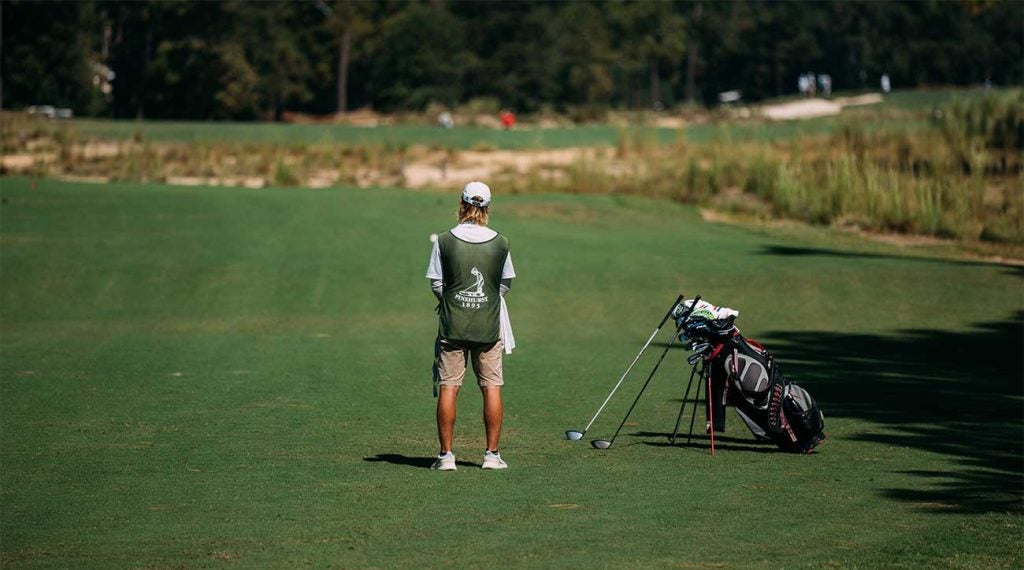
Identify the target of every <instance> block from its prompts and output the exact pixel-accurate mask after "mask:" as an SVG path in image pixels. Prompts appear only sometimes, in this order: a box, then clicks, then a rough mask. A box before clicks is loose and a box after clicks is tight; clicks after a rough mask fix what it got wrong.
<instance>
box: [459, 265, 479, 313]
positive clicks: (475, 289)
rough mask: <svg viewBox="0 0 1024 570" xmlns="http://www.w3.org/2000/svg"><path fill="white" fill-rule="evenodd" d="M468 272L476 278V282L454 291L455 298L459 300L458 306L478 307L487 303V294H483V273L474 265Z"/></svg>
mask: <svg viewBox="0 0 1024 570" xmlns="http://www.w3.org/2000/svg"><path fill="white" fill-rule="evenodd" d="M469 272H470V274H471V275H473V277H475V278H476V282H475V283H474V284H473V285H472V286H470V287H467V288H465V289H463V290H462V291H459V292H458V293H456V294H455V300H456V301H458V302H459V306H460V307H463V308H466V309H479V308H481V307H482V306H483V305H484V304H485V303H487V296H486V295H485V294H484V275H483V273H480V270H479V269H477V268H476V267H474V268H473V269H471V270H470V271H469Z"/></svg>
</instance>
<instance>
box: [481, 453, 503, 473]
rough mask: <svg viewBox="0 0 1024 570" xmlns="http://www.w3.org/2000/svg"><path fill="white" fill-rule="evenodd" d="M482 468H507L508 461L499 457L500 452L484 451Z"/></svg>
mask: <svg viewBox="0 0 1024 570" xmlns="http://www.w3.org/2000/svg"><path fill="white" fill-rule="evenodd" d="M482 467H483V468H484V469H508V463H505V461H504V460H503V459H502V458H501V454H500V453H491V452H490V451H485V452H484V464H483V465H482Z"/></svg>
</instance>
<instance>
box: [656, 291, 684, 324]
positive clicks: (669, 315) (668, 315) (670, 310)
mask: <svg viewBox="0 0 1024 570" xmlns="http://www.w3.org/2000/svg"><path fill="white" fill-rule="evenodd" d="M682 302H683V294H682V293H680V294H679V296H678V297H676V300H675V301H673V302H672V306H671V307H669V308H668V312H667V313H665V318H663V319H661V323H659V324H658V328H659V329H660V328H661V327H662V326H664V325H665V321H667V320H669V319H670V318H672V313H673V312H675V310H676V307H678V306H679V303H682Z"/></svg>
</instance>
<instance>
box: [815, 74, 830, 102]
mask: <svg viewBox="0 0 1024 570" xmlns="http://www.w3.org/2000/svg"><path fill="white" fill-rule="evenodd" d="M818 84H819V85H820V86H821V95H822V96H823V97H826V98H827V97H831V96H832V76H831V75H829V74H827V73H822V74H821V75H819V76H818Z"/></svg>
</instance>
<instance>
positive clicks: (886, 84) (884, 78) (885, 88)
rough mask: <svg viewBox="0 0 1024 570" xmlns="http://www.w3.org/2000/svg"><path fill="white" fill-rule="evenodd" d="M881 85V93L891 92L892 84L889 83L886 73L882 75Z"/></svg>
mask: <svg viewBox="0 0 1024 570" xmlns="http://www.w3.org/2000/svg"><path fill="white" fill-rule="evenodd" d="M881 84H882V93H888V92H889V91H892V84H891V83H889V74H888V73H883V74H882V80H881Z"/></svg>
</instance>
